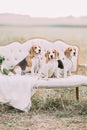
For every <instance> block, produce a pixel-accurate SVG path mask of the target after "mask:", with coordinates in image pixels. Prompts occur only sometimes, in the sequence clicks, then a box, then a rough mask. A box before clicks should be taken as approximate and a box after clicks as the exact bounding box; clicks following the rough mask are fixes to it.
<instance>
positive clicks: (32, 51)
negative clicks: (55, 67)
mask: <svg viewBox="0 0 87 130" xmlns="http://www.w3.org/2000/svg"><path fill="white" fill-rule="evenodd" d="M29 52H30V55H31V56H34V48H33V46H32V47H31V48H30V51H29Z"/></svg>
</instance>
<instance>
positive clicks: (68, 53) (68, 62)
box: [62, 47, 76, 78]
mask: <svg viewBox="0 0 87 130" xmlns="http://www.w3.org/2000/svg"><path fill="white" fill-rule="evenodd" d="M64 55H65V56H64V58H63V60H62V61H63V65H64V78H65V77H67V76H68V75H71V70H72V67H73V62H72V57H73V56H75V55H76V49H75V48H72V47H68V48H67V49H66V50H65V51H64Z"/></svg>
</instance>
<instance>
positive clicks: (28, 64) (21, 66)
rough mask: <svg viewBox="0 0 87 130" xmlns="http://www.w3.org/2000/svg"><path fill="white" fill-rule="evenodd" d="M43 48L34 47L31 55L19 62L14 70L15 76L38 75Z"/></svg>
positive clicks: (31, 49) (30, 52)
mask: <svg viewBox="0 0 87 130" xmlns="http://www.w3.org/2000/svg"><path fill="white" fill-rule="evenodd" d="M40 54H41V47H40V46H39V45H36V44H34V45H32V46H31V48H30V51H29V55H28V56H27V57H25V58H24V59H23V60H22V61H21V62H19V63H18V64H17V65H16V66H15V67H14V69H13V73H14V74H20V75H21V74H24V73H28V72H31V74H32V75H35V74H37V73H38V70H39V66H40V57H39V55H40Z"/></svg>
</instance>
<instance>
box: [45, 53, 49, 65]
mask: <svg viewBox="0 0 87 130" xmlns="http://www.w3.org/2000/svg"><path fill="white" fill-rule="evenodd" d="M48 54H49V52H48V51H46V52H45V57H46V63H48V61H49V55H48Z"/></svg>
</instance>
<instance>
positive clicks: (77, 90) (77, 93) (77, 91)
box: [76, 87, 79, 101]
mask: <svg viewBox="0 0 87 130" xmlns="http://www.w3.org/2000/svg"><path fill="white" fill-rule="evenodd" d="M76 100H77V101H79V87H76Z"/></svg>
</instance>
